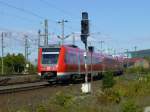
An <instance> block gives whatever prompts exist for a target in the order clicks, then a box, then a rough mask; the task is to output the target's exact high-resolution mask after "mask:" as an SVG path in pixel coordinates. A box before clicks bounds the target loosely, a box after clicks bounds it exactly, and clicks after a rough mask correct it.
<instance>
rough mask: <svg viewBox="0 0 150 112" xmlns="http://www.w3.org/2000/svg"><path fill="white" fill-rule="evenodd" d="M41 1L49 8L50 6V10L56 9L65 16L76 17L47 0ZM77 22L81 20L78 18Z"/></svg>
mask: <svg viewBox="0 0 150 112" xmlns="http://www.w3.org/2000/svg"><path fill="white" fill-rule="evenodd" d="M40 1H41V2H43V3H44V4H45V5H47V6H50V7H49V8H51V7H53V8H54V9H56V10H57V11H59V12H61V13H63V14H65V15H68V16H70V17H72V16H74V14H72V13H70V12H68V11H65V10H64V9H61V8H59V7H57V6H56V5H54V4H52V3H50V2H49V1H47V0H40ZM76 20H78V21H80V19H79V18H76Z"/></svg>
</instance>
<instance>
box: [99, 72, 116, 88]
mask: <svg viewBox="0 0 150 112" xmlns="http://www.w3.org/2000/svg"><path fill="white" fill-rule="evenodd" d="M114 84H115V80H114V76H113V72H111V71H109V72H105V74H104V77H103V79H102V87H103V89H105V88H111V87H113V85H114Z"/></svg>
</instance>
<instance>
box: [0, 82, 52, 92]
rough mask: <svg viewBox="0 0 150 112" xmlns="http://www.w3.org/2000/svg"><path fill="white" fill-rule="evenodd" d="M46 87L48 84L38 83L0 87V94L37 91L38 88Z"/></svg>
mask: <svg viewBox="0 0 150 112" xmlns="http://www.w3.org/2000/svg"><path fill="white" fill-rule="evenodd" d="M47 85H49V83H48V82H45V81H39V82H34V83H26V84H16V85H8V86H0V94H6V93H13V92H19V91H26V90H32V89H38V88H42V87H46V86H47Z"/></svg>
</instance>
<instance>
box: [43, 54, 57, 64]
mask: <svg viewBox="0 0 150 112" xmlns="http://www.w3.org/2000/svg"><path fill="white" fill-rule="evenodd" d="M57 61H58V54H52V53H50V54H49V53H43V54H42V64H46V65H53V64H57Z"/></svg>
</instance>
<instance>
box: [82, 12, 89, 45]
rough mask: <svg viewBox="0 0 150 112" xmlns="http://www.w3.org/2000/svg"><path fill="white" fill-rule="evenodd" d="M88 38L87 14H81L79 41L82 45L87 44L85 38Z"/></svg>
mask: <svg viewBox="0 0 150 112" xmlns="http://www.w3.org/2000/svg"><path fill="white" fill-rule="evenodd" d="M88 36H89V20H88V13H87V12H83V13H82V20H81V40H82V42H83V43H84V44H87V37H88Z"/></svg>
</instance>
